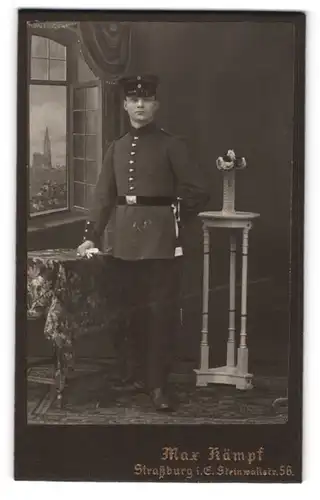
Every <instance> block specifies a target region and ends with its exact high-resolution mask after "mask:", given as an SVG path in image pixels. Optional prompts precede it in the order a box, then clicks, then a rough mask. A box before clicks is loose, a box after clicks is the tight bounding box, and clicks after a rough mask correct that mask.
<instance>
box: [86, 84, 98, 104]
mask: <svg viewBox="0 0 320 500" xmlns="http://www.w3.org/2000/svg"><path fill="white" fill-rule="evenodd" d="M86 91H87V102H86V109H98V107H99V89H98V87H88V88H87V89H86Z"/></svg>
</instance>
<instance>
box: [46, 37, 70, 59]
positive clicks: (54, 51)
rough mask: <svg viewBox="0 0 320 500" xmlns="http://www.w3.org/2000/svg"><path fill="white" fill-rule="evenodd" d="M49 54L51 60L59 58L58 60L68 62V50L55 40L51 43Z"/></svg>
mask: <svg viewBox="0 0 320 500" xmlns="http://www.w3.org/2000/svg"><path fill="white" fill-rule="evenodd" d="M49 51H50V52H49V54H50V58H53V59H55V58H57V59H64V60H66V54H67V50H66V47H65V46H64V45H61V44H60V43H57V42H55V41H53V40H50V41H49Z"/></svg>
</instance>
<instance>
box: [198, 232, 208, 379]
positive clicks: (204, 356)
mask: <svg viewBox="0 0 320 500" xmlns="http://www.w3.org/2000/svg"><path fill="white" fill-rule="evenodd" d="M203 244H204V255H203V295H202V330H201V346H200V355H201V362H200V371H205V370H207V369H208V367H209V345H208V311H209V269H210V236H209V230H208V229H207V228H204V243H203Z"/></svg>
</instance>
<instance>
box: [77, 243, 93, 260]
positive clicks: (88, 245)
mask: <svg viewBox="0 0 320 500" xmlns="http://www.w3.org/2000/svg"><path fill="white" fill-rule="evenodd" d="M91 248H94V243H93V241H90V240H85V241H84V242H83V243H81V245H79V246H78V248H77V254H78V255H80V257H85V255H86V252H87V251H88V250H90V249H91Z"/></svg>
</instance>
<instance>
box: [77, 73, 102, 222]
mask: <svg viewBox="0 0 320 500" xmlns="http://www.w3.org/2000/svg"><path fill="white" fill-rule="evenodd" d="M95 87H97V88H98V93H99V102H100V110H99V108H98V111H100V112H99V113H98V116H99V126H98V133H97V158H96V163H97V180H98V176H99V174H100V171H101V167H102V161H103V144H102V137H103V108H104V106H103V82H102V80H100V79H99V78H97V79H96V80H89V81H85V82H79V81H75V82H73V83H71V84H70V103H69V106H70V108H69V109H70V139H69V140H70V144H69V148H68V149H69V152H70V169H69V182H70V188H71V189H70V191H69V196H70V204H71V211H72V210H73V211H78V212H79V211H81V212H83V213H85V214H88V211H89V210H88V208H85V207H78V206H75V205H74V190H73V187H74V184H75V182H76V181H75V180H74V172H75V169H74V160H75V157H74V151H73V135H74V126H73V116H74V112H75V111H77V110H76V109H75V108H74V106H73V102H74V91H75V89H87V88H95ZM84 161H86V159H84ZM83 184H85V185H86V184H87V182H84V183H83Z"/></svg>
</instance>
